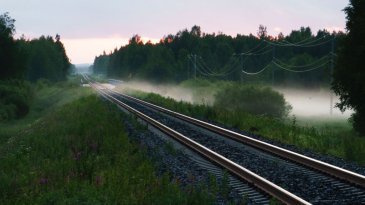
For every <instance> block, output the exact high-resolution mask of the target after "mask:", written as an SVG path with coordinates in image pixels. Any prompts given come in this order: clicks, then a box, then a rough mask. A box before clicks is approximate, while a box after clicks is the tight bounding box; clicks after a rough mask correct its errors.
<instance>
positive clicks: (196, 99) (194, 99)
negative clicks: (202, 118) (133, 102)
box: [113, 81, 215, 105]
mask: <svg viewBox="0 0 365 205" xmlns="http://www.w3.org/2000/svg"><path fill="white" fill-rule="evenodd" d="M113 84H114V85H115V86H116V88H115V90H117V91H120V92H125V91H126V90H140V91H143V92H147V93H156V94H159V95H161V96H164V97H170V98H173V99H175V100H177V101H185V102H190V103H193V104H206V105H212V104H213V103H214V93H215V92H214V91H210V92H205V91H203V90H202V89H201V88H199V89H197V90H193V89H191V88H186V87H183V86H180V85H174V84H166V85H161V84H158V85H156V84H152V83H148V82H141V81H129V82H123V83H119V84H116V83H113Z"/></svg>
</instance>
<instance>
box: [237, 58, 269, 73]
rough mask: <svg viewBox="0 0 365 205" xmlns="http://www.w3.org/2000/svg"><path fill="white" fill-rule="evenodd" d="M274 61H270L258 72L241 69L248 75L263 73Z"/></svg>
mask: <svg viewBox="0 0 365 205" xmlns="http://www.w3.org/2000/svg"><path fill="white" fill-rule="evenodd" d="M271 63H272V61H270V62H269V63H268V64H267V65H266V66H264V67H263V68H262V69H261V70H259V71H257V72H248V71H245V70H241V72H242V73H244V74H247V75H258V74H260V73H262V72H263V71H264V70H266V69H267V68H268V67H269V66H270V65H271Z"/></svg>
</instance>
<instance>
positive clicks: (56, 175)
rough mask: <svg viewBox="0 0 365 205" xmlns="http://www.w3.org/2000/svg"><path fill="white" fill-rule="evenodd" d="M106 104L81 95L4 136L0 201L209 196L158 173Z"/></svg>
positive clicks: (163, 200) (201, 199)
mask: <svg viewBox="0 0 365 205" xmlns="http://www.w3.org/2000/svg"><path fill="white" fill-rule="evenodd" d="M64 92H65V91H64ZM52 93H53V92H52ZM55 106H56V107H57V105H55ZM110 109H114V108H110V107H108V106H106V104H105V103H103V102H102V101H101V100H100V98H98V97H96V96H94V95H92V96H89V97H83V98H81V99H79V100H76V101H74V102H72V103H69V104H67V105H64V106H61V107H60V108H59V109H57V110H56V111H54V110H53V111H49V112H48V113H47V114H46V116H45V117H43V118H41V119H39V120H38V121H37V122H35V123H33V124H32V125H30V126H28V127H25V128H23V129H22V130H21V131H20V132H19V133H17V134H15V135H13V136H11V137H10V138H8V139H7V140H6V141H4V142H2V143H1V144H0V181H1V186H0V197H1V199H2V200H1V201H2V202H1V203H2V204H194V203H199V204H201V203H203V204H204V203H208V202H209V200H208V199H207V197H206V195H204V194H202V193H201V192H195V191H192V192H191V193H186V192H183V191H181V190H180V189H179V187H178V186H177V185H176V184H174V183H171V182H170V181H169V179H168V177H163V178H158V177H156V176H155V175H154V167H153V164H152V163H151V162H150V161H149V160H147V159H146V157H145V155H144V154H143V152H142V151H140V150H139V149H138V146H136V145H134V144H132V143H131V142H130V141H129V140H128V137H127V135H126V134H125V132H124V130H123V127H121V124H120V120H121V119H120V115H119V114H117V112H114V111H115V110H110ZM115 109H116V108H115Z"/></svg>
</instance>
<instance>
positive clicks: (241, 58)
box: [238, 55, 243, 84]
mask: <svg viewBox="0 0 365 205" xmlns="http://www.w3.org/2000/svg"><path fill="white" fill-rule="evenodd" d="M240 61H241V67H240V69H239V70H238V72H239V73H240V76H241V84H242V83H243V75H242V71H241V69H243V55H240Z"/></svg>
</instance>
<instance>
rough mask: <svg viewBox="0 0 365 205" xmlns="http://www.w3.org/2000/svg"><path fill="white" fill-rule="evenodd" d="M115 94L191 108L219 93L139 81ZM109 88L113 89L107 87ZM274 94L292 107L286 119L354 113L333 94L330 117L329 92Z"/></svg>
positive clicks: (120, 86) (294, 90)
mask: <svg viewBox="0 0 365 205" xmlns="http://www.w3.org/2000/svg"><path fill="white" fill-rule="evenodd" d="M114 86H116V87H115V90H117V91H121V92H124V91H126V90H140V91H143V92H147V93H156V94H159V95H161V96H164V97H170V98H173V99H175V100H178V101H180V100H181V101H185V102H190V103H193V104H206V105H213V104H214V95H215V93H216V92H217V91H218V90H214V89H209V88H191V87H189V88H188V87H184V86H181V85H174V84H165V85H162V84H158V85H156V84H153V83H149V82H142V81H130V82H123V83H119V84H114ZM110 87H112V86H110ZM273 90H275V91H277V92H279V93H281V94H283V95H284V98H285V100H286V101H287V102H288V103H289V104H290V105H291V106H292V109H291V111H290V113H289V116H292V115H295V116H296V117H303V118H305V119H310V118H313V119H317V120H319V119H348V118H349V117H350V116H351V114H352V113H353V111H351V110H346V111H345V112H343V113H342V112H341V111H340V110H339V109H338V108H337V107H335V104H336V103H338V102H339V98H338V96H336V95H335V94H332V97H333V103H332V106H333V109H332V115H331V114H330V98H331V92H330V90H329V89H326V88H316V89H304V88H286V87H273Z"/></svg>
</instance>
